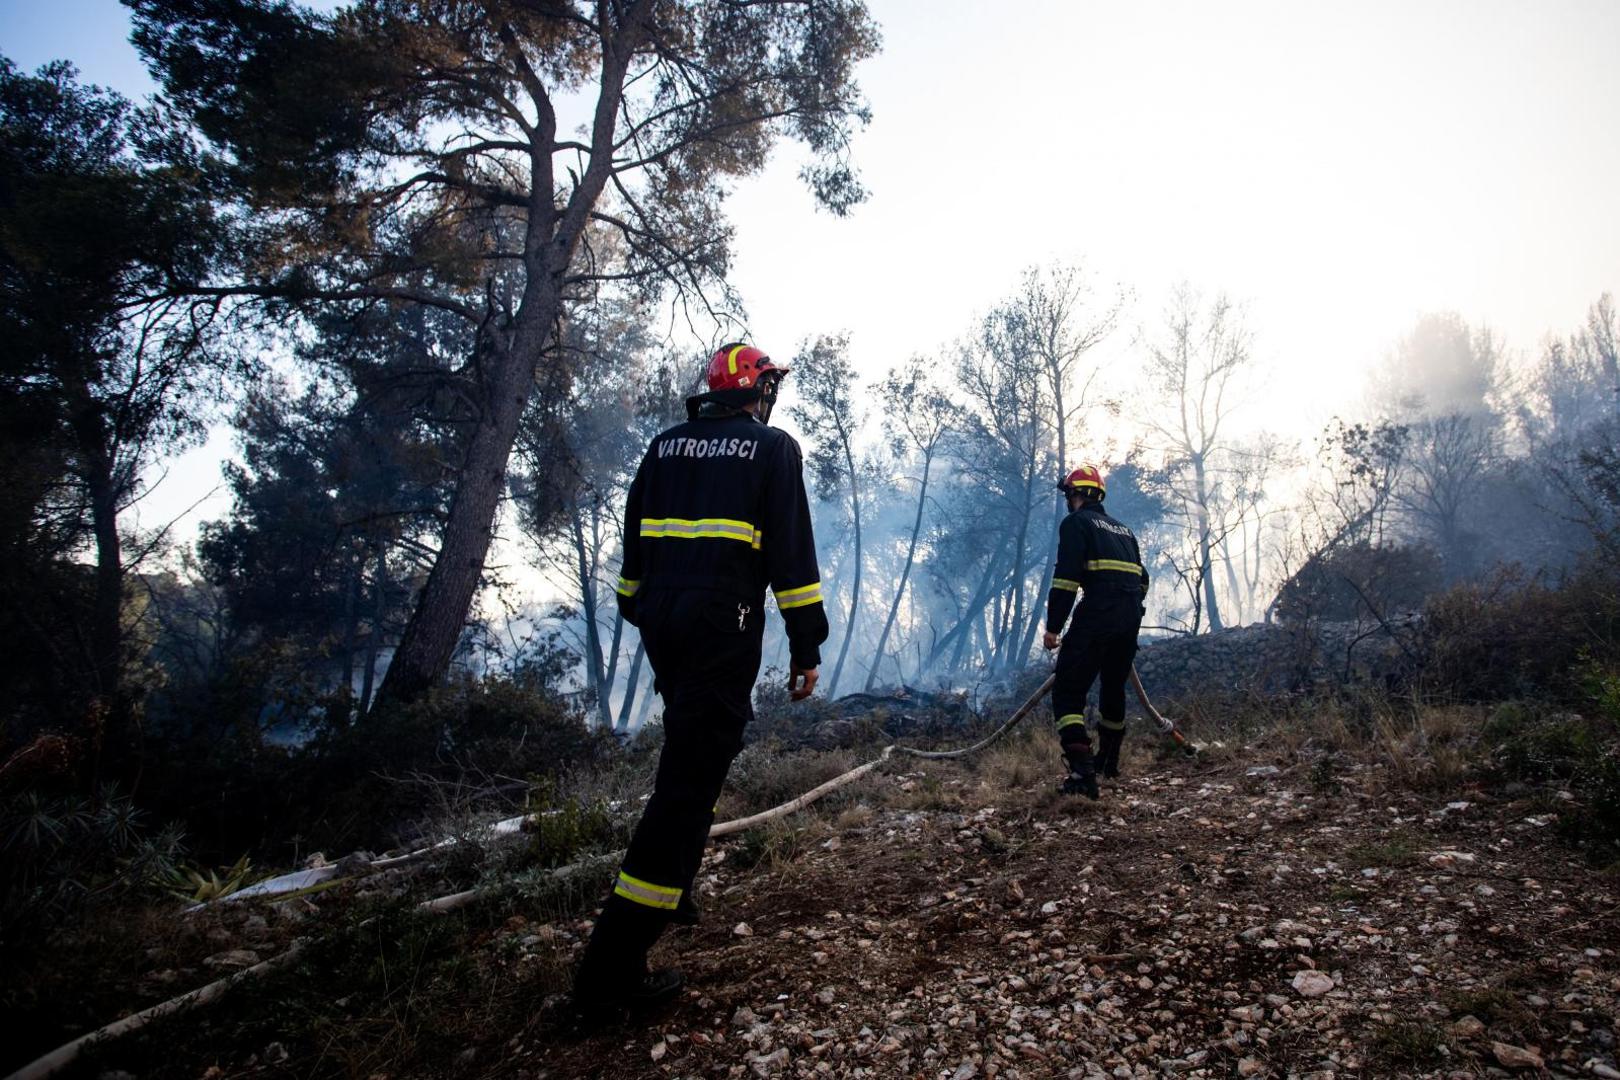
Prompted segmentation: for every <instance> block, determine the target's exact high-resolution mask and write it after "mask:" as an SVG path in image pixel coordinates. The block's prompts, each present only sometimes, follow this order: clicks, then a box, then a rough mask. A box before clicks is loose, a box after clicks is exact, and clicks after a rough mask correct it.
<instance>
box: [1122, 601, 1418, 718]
mask: <svg viewBox="0 0 1620 1080" xmlns="http://www.w3.org/2000/svg"><path fill="white" fill-rule="evenodd" d="M1415 631H1416V626H1415V623H1414V622H1412V621H1411V620H1410V619H1407V620H1403V621H1402V622H1400V623H1399V624H1395V625H1393V626H1392V627H1391V628H1390V629H1388V630H1386V629H1385V628H1383V627H1381V626H1378V625H1376V624H1365V623H1317V624H1309V625H1299V626H1283V625H1279V624H1275V623H1272V624H1258V623H1257V624H1255V625H1254V626H1244V627H1237V628H1234V629H1230V630H1221V631H1218V632H1216V633H1213V634H1199V635H1197V636H1194V637H1182V636H1178V637H1158V638H1143V639H1142V642H1141V645H1140V647H1139V649H1138V651H1137V654H1136V670H1137V672H1138V673H1139V674H1140V675H1141V676H1142V685H1143V686H1144V687H1145V688H1146V689H1147V692H1148V696H1149V697H1151V698H1152V699H1153V700H1154V703H1155V704H1158V703H1159V702H1160V701H1161V700H1162V701H1164V702H1165V703H1166V704H1167V705H1169V704H1172V703H1174V702H1176V701H1179V700H1183V699H1186V698H1188V697H1191V696H1193V695H1197V694H1234V693H1236V694H1263V695H1274V694H1285V693H1298V692H1301V691H1304V690H1309V689H1314V688H1320V687H1321V686H1323V685H1326V684H1334V683H1354V682H1369V681H1371V682H1378V683H1387V682H1389V681H1390V680H1392V679H1395V678H1398V677H1399V675H1400V673H1401V672H1402V670H1404V667H1405V661H1406V653H1405V651H1404V650H1403V649H1402V648H1401V644H1400V641H1404V642H1406V643H1407V644H1408V646H1410V644H1411V642H1412V640H1413V638H1414V637H1415ZM1397 636H1398V637H1399V638H1400V641H1397V640H1396V637H1397Z"/></svg>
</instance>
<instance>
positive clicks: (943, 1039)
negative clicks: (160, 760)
mask: <svg viewBox="0 0 1620 1080" xmlns="http://www.w3.org/2000/svg"><path fill="white" fill-rule="evenodd" d="M1145 767H1146V772H1145V773H1144V774H1142V775H1137V776H1135V777H1131V778H1128V779H1127V780H1125V781H1124V782H1123V783H1120V784H1118V785H1117V786H1115V787H1113V788H1111V789H1108V790H1107V791H1106V792H1105V796H1104V799H1103V800H1102V801H1101V802H1099V803H1096V804H1091V803H1086V802H1077V801H1072V800H1063V799H1060V798H1058V797H1055V796H1054V797H1045V796H1039V795H1035V796H1031V797H1028V798H1025V799H1023V800H1020V802H1019V803H1018V804H1017V805H1014V806H996V805H983V806H975V805H974V804H975V803H978V802H980V801H981V799H980V798H979V797H977V796H978V795H979V794H980V793H977V792H976V791H975V788H976V786H977V781H975V780H974V779H973V778H972V777H971V776H967V775H963V774H962V773H961V771H960V770H958V769H954V768H945V767H939V768H933V769H930V770H929V771H928V772H926V773H913V774H911V775H899V776H894V777H891V778H888V779H887V780H886V781H885V782H886V783H888V784H890V785H892V787H893V789H894V791H893V794H895V795H897V796H899V799H898V801H899V802H900V803H901V804H902V805H901V806H896V807H893V808H888V809H882V810H877V811H874V812H872V814H871V816H870V819H869V820H866V819H865V815H862V814H859V813H855V814H850V813H846V814H845V815H844V821H843V822H842V823H835V824H834V825H833V826H830V827H829V828H828V829H827V830H826V835H825V836H824V837H823V838H821V839H820V840H819V841H818V842H817V843H816V844H815V845H814V846H813V847H812V848H811V849H810V850H808V851H806V852H805V853H803V854H801V855H799V856H798V857H797V858H795V859H793V860H792V861H791V862H789V863H787V864H786V865H785V866H783V867H782V868H780V869H778V870H777V871H775V872H773V873H769V874H764V875H761V874H757V873H754V874H745V875H742V876H735V875H733V874H730V873H728V872H727V869H726V866H725V862H724V861H721V863H720V864H719V865H718V866H717V867H716V869H715V872H714V873H713V874H712V875H711V876H710V877H709V878H708V880H707V883H706V887H707V889H708V890H709V891H712V892H713V895H712V896H711V897H710V899H709V900H708V913H707V920H706V925H704V926H703V927H701V928H699V929H697V930H696V931H692V932H680V933H676V934H672V935H670V936H669V937H668V938H667V939H666V941H665V943H663V944H661V946H660V948H659V953H658V955H657V956H656V957H655V960H656V961H659V962H663V963H679V965H680V966H681V967H683V969H684V970H685V971H686V972H687V974H688V976H689V979H690V983H689V989H688V990H687V992H686V995H685V997H684V999H683V1000H681V1001H680V1002H679V1003H678V1004H677V1005H675V1006H674V1007H673V1008H671V1009H670V1010H668V1011H667V1012H666V1013H665V1014H663V1015H661V1016H659V1017H656V1018H655V1019H653V1020H652V1021H651V1022H649V1023H647V1024H645V1025H644V1026H624V1027H619V1028H614V1029H610V1030H604V1031H587V1030H581V1029H579V1028H578V1027H576V1026H575V1025H574V1024H573V1023H572V1021H571V1020H570V1019H569V1018H568V1017H567V1015H566V1012H565V1010H564V1009H563V1008H562V1007H561V1002H560V1001H555V1000H554V1001H552V1002H550V1003H549V1005H548V1007H547V1008H546V1009H545V1010H544V1011H543V1012H542V1014H541V1017H540V1019H539V1020H538V1022H537V1023H536V1024H535V1025H534V1026H532V1027H531V1028H530V1029H529V1030H527V1031H525V1032H523V1033H522V1034H520V1035H517V1036H514V1037H513V1038H512V1039H511V1040H510V1041H509V1042H508V1043H507V1044H506V1045H505V1046H504V1048H502V1049H501V1050H500V1051H499V1057H500V1060H499V1064H498V1065H493V1066H492V1067H490V1068H489V1069H487V1073H488V1074H489V1075H498V1074H502V1075H529V1076H536V1077H566V1076H584V1075H611V1076H622V1077H654V1076H672V1077H674V1076H727V1077H741V1076H751V1075H758V1076H778V1075H780V1076H802V1077H812V1076H849V1077H863V1076H870V1077H887V1076H897V1077H898V1076H917V1077H941V1078H950V1080H968V1078H971V1077H977V1076H986V1077H992V1076H1003V1077H1008V1078H1013V1077H1046V1076H1069V1077H1120V1078H1124V1077H1145V1076H1165V1075H1180V1076H1231V1075H1237V1076H1243V1077H1260V1076H1279V1077H1280V1076H1298V1077H1316V1078H1327V1077H1335V1076H1404V1075H1412V1076H1417V1075H1423V1076H1480V1075H1505V1074H1508V1073H1520V1074H1525V1075H1534V1074H1536V1073H1538V1072H1545V1073H1549V1074H1551V1075H1571V1076H1598V1077H1611V1078H1612V1077H1620V1071H1617V1066H1616V1059H1615V1050H1616V1048H1615V1045H1614V1040H1615V1033H1616V1029H1617V1021H1616V1015H1615V1004H1616V998H1617V993H1620V961H1617V950H1620V909H1617V894H1620V887H1617V886H1620V883H1617V882H1616V881H1615V880H1614V879H1613V878H1609V877H1601V876H1599V875H1597V874H1595V873H1594V872H1593V871H1592V869H1591V868H1590V867H1588V866H1587V865H1585V864H1584V863H1583V862H1582V861H1581V860H1580V859H1579V858H1578V857H1575V856H1573V855H1571V854H1570V853H1569V852H1568V851H1567V850H1565V849H1563V848H1561V847H1560V846H1558V845H1556V844H1554V843H1552V842H1551V840H1550V837H1549V835H1548V832H1547V828H1548V826H1549V824H1550V823H1551V821H1552V820H1553V818H1552V815H1551V814H1549V813H1536V812H1534V810H1535V807H1533V806H1530V805H1528V804H1526V803H1525V802H1523V801H1522V800H1521V801H1511V800H1509V801H1504V800H1500V799H1495V798H1492V797H1491V796H1490V795H1489V794H1488V793H1485V792H1480V791H1465V792H1461V793H1460V794H1461V796H1462V797H1448V798H1425V797H1423V796H1421V795H1419V794H1414V793H1405V794H1391V793H1389V792H1388V791H1386V790H1385V785H1383V784H1382V783H1380V782H1378V778H1377V777H1375V776H1369V775H1358V774H1357V773H1355V772H1351V773H1350V774H1348V775H1345V776H1342V777H1340V778H1338V779H1336V780H1335V781H1333V782H1332V783H1331V784H1330V783H1327V782H1326V779H1325V778H1324V777H1322V776H1320V775H1308V770H1306V769H1304V768H1302V767H1290V766H1289V764H1288V763H1287V762H1281V763H1271V762H1257V760H1255V759H1243V758H1237V759H1229V760H1227V761H1224V762H1218V763H1217V762H1197V761H1194V762H1186V763H1183V762H1165V763H1160V764H1154V765H1150V766H1145ZM942 774H943V775H942ZM1330 788H1336V790H1328V789H1330ZM1458 794H1459V793H1457V792H1453V793H1452V795H1453V796H1457V795H1458ZM907 796H910V797H911V801H912V803H913V804H914V805H913V807H912V808H905V807H904V805H903V804H904V803H905V802H906V797H907ZM956 802H960V803H961V806H960V807H956V806H953V805H952V804H953V803H956ZM930 804H933V805H930ZM546 929H547V933H546V934H545V935H544V937H545V939H546V940H547V941H548V942H550V943H551V944H549V945H545V946H542V947H546V948H560V949H562V950H563V951H565V952H566V951H568V950H570V949H571V948H573V947H577V943H578V940H579V938H580V936H581V935H583V934H584V933H585V932H586V931H587V926H586V924H585V923H583V922H570V923H567V924H565V925H561V926H551V927H547V928H546ZM513 932H514V933H519V934H524V935H526V936H528V937H529V938H531V939H533V938H535V935H534V934H533V930H532V928H516V929H514V930H513ZM537 945H538V942H537Z"/></svg>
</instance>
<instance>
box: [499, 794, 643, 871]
mask: <svg viewBox="0 0 1620 1080" xmlns="http://www.w3.org/2000/svg"><path fill="white" fill-rule="evenodd" d="M525 810H526V811H527V812H528V813H530V814H533V815H534V819H533V820H532V821H531V822H530V823H529V824H528V825H527V826H526V827H525V831H526V832H527V833H528V834H529V853H530V857H531V859H532V861H533V863H534V864H535V865H537V866H541V867H547V868H549V867H556V866H567V865H568V864H570V863H573V862H575V861H577V860H578V859H579V857H580V856H581V855H585V854H590V853H594V852H600V851H608V850H611V849H613V848H615V847H620V846H624V845H626V844H628V843H629V842H630V831H631V828H632V826H633V823H634V818H633V817H631V816H629V815H624V814H620V815H615V814H614V813H613V811H612V810H611V809H610V808H609V806H608V805H607V803H606V802H605V801H603V800H600V799H597V800H592V801H590V802H586V801H583V800H581V799H577V798H574V799H568V798H559V797H558V795H557V785H556V782H555V781H554V780H552V779H550V778H544V777H542V778H540V779H538V780H537V781H536V782H535V784H534V786H533V787H532V788H530V791H529V800H528V805H527V806H526V807H525Z"/></svg>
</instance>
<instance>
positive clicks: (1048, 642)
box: [1041, 630, 1059, 649]
mask: <svg viewBox="0 0 1620 1080" xmlns="http://www.w3.org/2000/svg"><path fill="white" fill-rule="evenodd" d="M1058 644H1059V638H1058V636H1057V635H1056V634H1054V633H1052V631H1050V630H1048V631H1047V632H1046V633H1045V634H1044V635H1042V637H1041V645H1042V646H1043V647H1044V648H1047V649H1055V648H1057V647H1058Z"/></svg>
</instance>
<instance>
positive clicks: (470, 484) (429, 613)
mask: <svg viewBox="0 0 1620 1080" xmlns="http://www.w3.org/2000/svg"><path fill="white" fill-rule="evenodd" d="M652 8H653V5H651V4H638V5H636V6H635V7H634V8H631V9H628V10H627V11H626V13H625V21H624V24H623V25H621V26H620V28H619V33H618V47H617V48H613V49H609V50H608V51H607V52H606V54H605V55H604V57H603V63H602V66H601V70H600V71H599V72H598V79H597V82H598V84H599V85H600V86H601V88H602V93H601V94H600V95H599V96H598V98H597V100H596V109H595V115H594V117H593V119H592V134H591V146H592V149H591V153H590V159H589V163H588V164H587V165H586V167H585V169H584V170H583V172H582V173H580V174H579V176H578V178H577V182H576V187H575V188H574V191H573V193H572V194H571V195H570V196H569V198H568V202H567V204H566V205H565V206H563V207H562V208H561V209H559V208H558V206H557V203H556V183H555V180H556V178H555V174H554V171H553V166H552V159H551V154H552V150H553V147H552V141H553V140H554V139H555V138H556V134H557V116H556V113H555V111H554V109H553V108H552V104H551V102H550V100H549V99H545V98H541V99H539V100H538V102H537V103H538V104H539V105H540V108H539V114H538V116H537V117H536V123H535V125H534V131H533V133H532V135H531V136H530V151H529V169H530V176H529V178H528V179H529V202H528V207H527V221H526V223H525V227H524V236H523V271H524V275H525V278H524V284H523V296H522V300H521V302H520V304H519V306H518V309H517V315H516V317H515V318H514V320H513V324H512V330H511V334H510V336H509V337H506V338H505V339H504V340H502V338H501V337H500V336H497V334H494V333H491V334H482V335H480V337H481V339H482V340H480V341H479V343H478V345H479V347H480V349H481V354H480V357H479V359H480V362H481V370H482V371H483V372H485V378H484V385H483V391H484V394H483V401H482V402H481V404H482V409H481V411H480V415H479V417H478V421H477V423H476V424H475V425H474V427H473V433H472V437H471V438H470V439H469V440H468V442H467V452H466V456H465V457H464V458H463V460H462V466H461V475H460V478H459V482H458V483H457V484H456V493H455V495H454V496H453V497H452V499H451V500H450V513H449V515H448V517H447V518H446V520H445V526H444V534H443V537H442V538H441V541H440V544H439V556H438V558H436V559H435V560H434V561H433V569H432V570H431V571H429V573H428V580H427V584H425V585H424V586H423V587H422V593H421V595H420V596H419V597H418V598H417V602H416V608H415V610H413V611H412V612H411V617H410V620H409V621H408V622H407V623H406V624H405V632H404V634H402V635H401V636H400V640H399V646H398V647H397V648H396V649H395V650H394V658H393V661H392V662H391V663H390V664H389V665H388V674H387V675H386V676H385V677H384V679H383V685H382V690H381V692H380V693H379V695H378V696H379V698H381V699H382V700H383V701H385V702H407V701H410V700H412V699H413V698H416V697H418V696H419V695H421V694H422V693H423V692H424V691H425V690H427V689H428V687H430V686H432V685H433V684H434V683H435V682H436V681H438V679H439V678H440V677H441V676H442V675H443V674H444V671H445V669H446V668H447V667H448V666H449V665H450V660H451V658H452V657H453V656H454V655H455V651H456V643H457V642H458V641H459V640H460V638H461V633H462V630H463V629H464V628H465V626H466V624H467V612H468V611H469V610H470V608H471V607H472V601H473V596H474V595H475V594H476V592H477V590H478V581H479V578H480V577H481V576H482V574H483V571H484V560H485V558H486V557H487V556H488V555H489V544H490V540H491V539H492V538H493V535H494V526H495V513H496V511H497V510H498V509H499V508H500V501H501V493H502V492H503V491H504V490H505V488H506V465H507V461H508V459H510V457H511V456H512V444H513V443H514V442H515V441H516V439H517V431H518V423H519V421H520V420H521V419H522V418H523V410H524V408H525V407H526V406H527V405H528V403H529V397H530V395H531V394H532V393H533V391H534V376H535V371H536V369H537V367H538V365H539V363H540V357H541V355H542V354H543V353H544V352H545V350H546V346H547V345H548V344H549V343H550V342H551V340H552V337H553V334H554V332H555V327H556V325H557V318H558V316H559V314H560V313H561V311H562V292H561V290H562V279H563V275H564V274H566V273H567V270H568V266H569V264H570V263H571V262H572V261H573V259H574V253H575V251H576V250H578V248H579V242H580V238H581V237H582V236H583V235H584V234H585V228H586V226H587V224H589V221H590V215H591V211H592V210H593V209H594V208H595V206H596V201H597V199H598V198H600V197H601V195H602V191H603V189H604V188H606V187H607V184H608V181H609V180H610V179H611V177H612V172H613V147H614V142H615V140H614V129H615V127H616V126H617V120H618V113H619V105H620V102H621V101H622V100H623V86H624V77H625V73H626V71H627V70H628V68H629V65H630V63H631V61H632V60H633V59H634V58H635V57H636V55H637V51H638V50H637V46H638V45H639V44H640V38H641V35H642V33H643V32H644V30H645V26H646V22H647V20H648V19H649V18H650V16H651V12H652Z"/></svg>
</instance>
